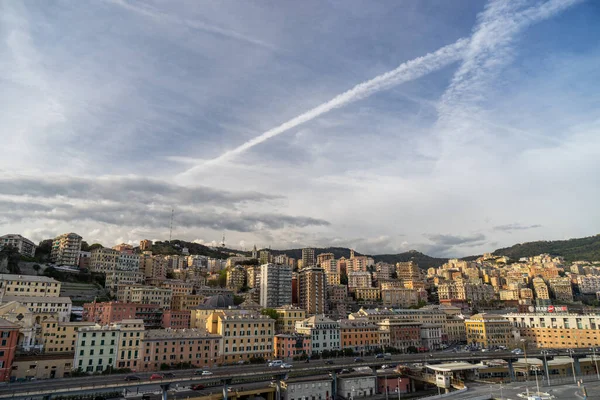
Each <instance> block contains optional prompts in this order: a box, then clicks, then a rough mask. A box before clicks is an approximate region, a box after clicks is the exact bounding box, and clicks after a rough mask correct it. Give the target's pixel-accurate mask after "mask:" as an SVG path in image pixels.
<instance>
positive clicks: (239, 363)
mask: <svg viewBox="0 0 600 400" xmlns="http://www.w3.org/2000/svg"><path fill="white" fill-rule="evenodd" d="M237 363H238V365H244V364H246V361H244V360H240V361H238V362H237Z"/></svg>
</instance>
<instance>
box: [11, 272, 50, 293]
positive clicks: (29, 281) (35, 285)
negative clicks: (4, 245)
mask: <svg viewBox="0 0 600 400" xmlns="http://www.w3.org/2000/svg"><path fill="white" fill-rule="evenodd" d="M60 288H61V283H60V282H59V281H57V280H56V279H54V278H48V277H46V276H33V275H15V274H0V296H2V297H3V296H36V297H59V296H60Z"/></svg>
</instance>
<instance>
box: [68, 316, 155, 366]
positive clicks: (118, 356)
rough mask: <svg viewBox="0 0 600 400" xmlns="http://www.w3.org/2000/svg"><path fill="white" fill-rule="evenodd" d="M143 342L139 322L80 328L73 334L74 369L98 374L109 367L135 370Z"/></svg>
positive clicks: (133, 320) (139, 320) (128, 321)
mask: <svg viewBox="0 0 600 400" xmlns="http://www.w3.org/2000/svg"><path fill="white" fill-rule="evenodd" d="M143 339H144V321H143V320H141V319H125V320H123V321H121V322H119V323H116V324H111V325H104V326H101V325H95V326H91V327H85V328H81V329H80V330H79V331H78V332H77V345H76V346H75V349H76V350H75V363H74V368H76V369H77V368H79V369H81V370H82V371H84V372H102V371H104V370H105V369H106V368H107V367H109V366H110V367H113V368H129V369H132V370H136V369H138V368H139V367H140V366H141V346H142V340H143Z"/></svg>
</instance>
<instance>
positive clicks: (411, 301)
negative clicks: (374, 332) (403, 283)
mask: <svg viewBox="0 0 600 400" xmlns="http://www.w3.org/2000/svg"><path fill="white" fill-rule="evenodd" d="M381 300H382V303H383V306H384V307H403V308H404V307H410V306H416V305H417V304H418V303H419V294H418V292H417V291H416V290H414V289H406V288H394V287H393V288H387V289H381Z"/></svg>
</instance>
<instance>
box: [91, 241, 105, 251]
mask: <svg viewBox="0 0 600 400" xmlns="http://www.w3.org/2000/svg"><path fill="white" fill-rule="evenodd" d="M103 248H104V246H102V245H101V244H100V243H94V244H93V245H91V246H90V249H89V250H88V251H92V250H96V249H103Z"/></svg>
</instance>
